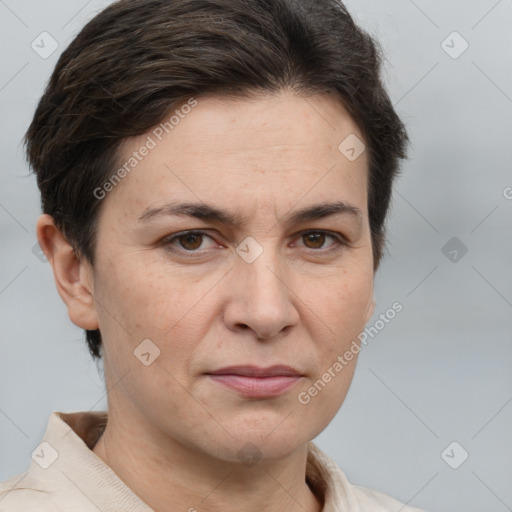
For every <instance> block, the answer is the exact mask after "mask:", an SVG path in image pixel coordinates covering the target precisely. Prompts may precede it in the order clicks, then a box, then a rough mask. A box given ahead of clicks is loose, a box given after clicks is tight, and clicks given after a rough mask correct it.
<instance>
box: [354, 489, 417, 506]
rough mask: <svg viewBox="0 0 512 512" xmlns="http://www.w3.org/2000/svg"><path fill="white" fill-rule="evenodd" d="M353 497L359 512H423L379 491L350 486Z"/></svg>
mask: <svg viewBox="0 0 512 512" xmlns="http://www.w3.org/2000/svg"><path fill="white" fill-rule="evenodd" d="M351 487H352V491H353V493H354V496H355V497H356V498H357V503H358V505H359V506H360V507H361V510H372V511H373V510H375V512H377V511H378V512H396V511H398V510H400V512H424V511H423V510H420V509H419V508H415V507H411V506H409V505H406V504H404V503H402V502H401V501H398V500H397V499H395V498H393V497H391V496H388V495H387V494H384V493H382V492H379V491H375V490H373V489H369V488H367V487H361V486H360V485H351Z"/></svg>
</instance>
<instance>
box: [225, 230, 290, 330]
mask: <svg viewBox="0 0 512 512" xmlns="http://www.w3.org/2000/svg"><path fill="white" fill-rule="evenodd" d="M271 239H272V238H269V239H267V240H271ZM245 243H247V244H248V245H245V246H244V244H245ZM256 244H257V245H256ZM258 246H259V247H260V249H259V251H258ZM251 251H253V256H254V255H255V254H257V252H259V255H257V256H256V257H255V259H254V260H252V261H251V258H250V257H247V256H248V255H250V254H251ZM254 251H257V252H256V253H255V252H254ZM237 252H238V253H239V258H238V260H237V262H236V264H235V268H234V271H233V278H234V284H233V286H234V296H233V300H234V304H233V305H232V306H233V308H234V309H232V312H233V311H236V313H235V314H234V316H232V317H231V321H232V322H235V323H237V324H245V325H247V326H249V327H251V328H252V329H253V330H254V331H255V332H256V333H257V334H258V337H269V336H272V335H274V334H277V333H278V332H279V331H280V330H281V329H283V328H284V327H285V326H287V325H289V324H290V323H292V322H294V321H295V320H296V319H295V317H294V314H293V312H294V311H295V309H294V308H293V305H292V303H291V297H290V293H291V291H290V288H289V285H287V283H286V270H285V269H284V266H283V265H282V262H281V261H280V256H279V250H278V248H277V247H274V246H273V244H272V242H270V241H267V243H263V242H261V243H260V242H257V241H255V240H254V239H252V240H248V241H244V242H243V243H242V244H240V247H239V248H238V249H237Z"/></svg>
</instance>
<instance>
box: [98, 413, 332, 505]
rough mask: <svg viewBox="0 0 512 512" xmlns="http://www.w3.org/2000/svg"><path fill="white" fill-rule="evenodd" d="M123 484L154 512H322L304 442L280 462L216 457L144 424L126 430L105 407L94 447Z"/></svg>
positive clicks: (131, 424)
mask: <svg viewBox="0 0 512 512" xmlns="http://www.w3.org/2000/svg"><path fill="white" fill-rule="evenodd" d="M93 452H94V453H95V454H96V455H97V456H98V457H99V458H100V459H102V460H103V461H104V462H105V463H106V464H107V465H108V466H110V467H111V468H112V470H113V471H114V472H115V473H116V474H117V476H118V477H119V478H120V479H121V480H123V482H124V483H125V484H126V485H127V486H128V487H129V488H130V489H131V490H132V491H133V492H134V493H135V494H136V495H137V496H139V498H140V499H141V500H142V501H144V502H145V503H146V504H147V505H148V506H149V507H151V508H152V509H153V510H155V511H156V512H170V511H175V510H183V511H189V512H197V511H201V510H208V511H210V512H221V511H222V512H231V511H233V512H235V511H237V512H238V511H239V510H240V509H243V510H244V511H246V512H261V511H265V512H277V511H279V512H321V510H322V505H321V503H320V501H319V500H318V498H317V497H316V496H315V495H314V494H313V492H312V490H311V489H310V488H309V487H308V485H307V483H306V481H305V475H306V460H307V445H304V446H303V447H301V448H299V449H297V450H296V451H295V452H294V453H293V454H291V455H290V456H289V457H287V458H286V459H284V460H278V461H275V460H274V461H266V460H260V461H259V462H257V463H256V464H255V465H253V466H249V465H246V464H243V463H241V462H240V461H237V462H233V461H225V460H219V459H217V458H215V457H213V456H211V455H209V454H205V453H203V452H199V451H197V450H194V449H193V447H189V446H185V445H184V444H181V443H179V442H178V441H177V440H175V439H170V438H169V436H165V435H164V434H162V433H161V432H160V433H159V432H156V431H154V430H153V431H151V432H148V431H147V425H142V424H139V423H137V422H135V423H134V422H133V416H130V428H129V429H128V428H126V422H125V421H120V418H119V419H118V418H117V417H116V415H115V414H113V412H110V411H109V416H108V422H107V426H106V428H105V431H104V433H103V435H102V436H101V437H100V439H99V441H98V442H97V443H96V445H95V446H94V448H93Z"/></svg>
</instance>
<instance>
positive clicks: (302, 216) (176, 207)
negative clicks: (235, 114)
mask: <svg viewBox="0 0 512 512" xmlns="http://www.w3.org/2000/svg"><path fill="white" fill-rule="evenodd" d="M346 215H349V216H353V217H357V218H359V219H362V217H363V214H362V212H361V210H360V209H359V208H357V207H356V206H354V205H351V204H349V203H346V202H344V201H335V202H331V203H321V204H316V205H313V206H308V207H306V208H302V209H300V210H297V211H295V212H292V213H291V214H289V215H287V216H286V217H285V218H284V222H285V223H286V224H300V223H301V222H308V221H314V220H319V219H323V218H326V217H333V216H346ZM161 216H186V217H193V218H196V219H201V220H204V221H216V222H220V223H222V224H225V225H228V226H233V227H234V226H241V225H244V224H245V223H246V222H247V218H245V217H243V216H242V215H240V214H238V213H234V212H230V211H227V210H222V209H220V208H217V207H215V206H212V205H209V204H206V203H190V202H188V203H169V204H166V205H164V206H161V207H159V208H148V209H146V210H145V211H144V213H143V214H142V215H141V216H140V217H139V218H138V221H139V222H144V223H145V222H147V221H149V220H150V219H154V218H155V217H161ZM279 222H280V221H279Z"/></svg>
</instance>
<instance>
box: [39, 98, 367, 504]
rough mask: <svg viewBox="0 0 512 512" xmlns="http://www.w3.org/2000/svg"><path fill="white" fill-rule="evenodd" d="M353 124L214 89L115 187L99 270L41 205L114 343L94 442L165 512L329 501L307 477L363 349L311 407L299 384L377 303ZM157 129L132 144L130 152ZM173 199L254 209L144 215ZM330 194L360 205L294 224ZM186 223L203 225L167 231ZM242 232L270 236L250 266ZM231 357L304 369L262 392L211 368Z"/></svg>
mask: <svg viewBox="0 0 512 512" xmlns="http://www.w3.org/2000/svg"><path fill="white" fill-rule="evenodd" d="M350 134H356V135H357V136H358V137H359V138H360V139H361V140H364V138H363V136H362V134H361V132H360V131H359V129H358V128H357V126H356V125H355V124H354V122H353V121H352V119H351V118H350V116H349V114H348V113H347V111H346V110H345V108H344V107H343V105H342V104H341V102H340V101H339V100H337V99H336V97H335V96H333V95H329V94H325V95H316V96H309V97H307V98H303V97H299V96H297V95H295V94H293V93H292V92H282V93H280V94H276V95H270V96H265V97H258V98H251V99H249V98H244V99H237V100H235V99H221V98H212V97H201V98H198V105H197V106H196V107H195V108H194V109H193V110H192V112H191V113H190V114H188V115H187V116H186V118H185V119H183V120H181V122H180V123H179V124H178V125H177V126H175V127H174V129H173V130H172V131H171V132H170V133H169V134H168V135H166V136H165V138H164V139H163V140H162V141H161V142H159V143H158V144H157V146H156V147H155V148H154V149H152V150H151V151H150V152H149V154H148V155H147V156H146V157H144V159H143V160H142V161H141V162H140V163H139V164H138V165H137V167H136V168H135V169H134V170H133V171H132V172H131V173H130V174H128V175H127V176H126V177H125V178H124V179H123V181H122V182H121V183H119V184H118V185H117V186H116V187H115V188H114V189H113V190H112V191H111V192H109V193H108V195H107V197H106V198H105V199H103V203H102V208H101V213H100V217H99V225H98V231H97V246H96V261H95V265H94V268H92V267H91V266H90V265H89V263H88V262H87V261H86V260H82V261H81V260H80V259H78V258H77V257H76V256H75V254H74V253H73V251H72V249H71V247H70V246H69V244H68V243H67V242H66V240H65V238H64V237H63V235H62V234H61V233H60V232H59V230H58V229H57V228H55V225H54V223H53V220H52V218H51V217H49V216H48V215H42V216H41V217H40V219H39V221H38V226H37V232H38V238H39V242H40V244H41V247H42V248H43V250H44V252H45V253H46V255H47V258H48V260H49V261H50V263H51V265H52V268H53V270H54V274H55V281H56V285H57V288H58V291H59V293H60V295H61V297H62V298H63V300H64V302H65V303H66V305H67V307H68V312H69V316H70V318H71V320H72V321H73V322H74V323H75V324H76V325H78V326H80V327H82V328H84V329H97V328H99V329H100V330H101V333H102V337H103V340H104V346H103V350H104V352H103V354H104V366H105V379H106V386H107V389H108V390H109V392H108V407H109V419H108V425H107V427H106V430H105V432H104V434H103V436H102V437H101V438H100V440H99V441H98V443H97V444H96V445H95V447H94V449H93V451H94V453H95V454H96V455H97V456H98V457H100V458H101V459H102V460H103V461H104V462H106V463H107V464H108V465H109V466H110V467H111V468H112V469H113V470H114V471H115V472H116V473H117V474H118V475H119V477H120V478H121V479H122V480H123V481H124V482H125V483H126V484H127V485H128V486H129V487H130V488H131V489H132V490H133V491H134V492H135V493H136V494H137V495H138V496H140V497H141V499H142V500H143V501H144V502H146V503H147V504H148V505H149V506H150V507H151V508H153V509H154V510H156V511H174V510H184V511H185V510H194V509H195V510H197V511H202V510H208V511H222V512H230V511H238V510H240V509H243V510H245V511H247V512H256V511H258V512H261V511H262V510H265V511H269V512H274V511H279V512H282V511H283V510H286V511H290V512H292V511H293V512H294V511H297V512H298V511H301V512H303V511H304V510H306V511H308V512H313V511H320V510H321V503H320V501H319V499H318V498H317V497H315V495H314V494H313V492H312V491H311V489H310V488H309V487H308V485H307V484H306V482H305V471H306V456H307V443H308V442H309V441H310V440H312V439H313V438H315V437H316V436H317V435H318V434H319V433H320V432H322V430H324V428H325V427H326V426H327V425H328V424H329V422H330V421H331V420H332V419H333V417H334V416H335V415H336V413H337V412H338V409H339V408H340V406H341V405H342V403H343V401H344V399H345V397H346V395H347V392H348V389H349V386H350V383H351V381H352V377H353V373H354V369H355V365H356V361H357V357H354V359H352V361H350V362H349V364H348V365H347V366H345V367H344V368H343V370H342V371H341V372H339V373H337V374H336V377H335V378H333V379H332V380H331V382H330V383H328V384H327V385H326V386H325V387H324V389H323V390H322V391H321V392H319V393H318V394H317V395H316V396H315V397H314V398H312V399H311V401H310V402H309V403H308V404H307V405H304V404H302V403H301V402H300V401H299V400H298V396H299V393H300V392H302V391H307V390H308V389H309V388H310V387H311V386H312V385H313V383H315V382H316V381H317V380H318V379H319V378H321V376H322V374H323V373H325V372H326V371H327V370H328V369H329V368H330V367H332V365H333V364H334V362H335V361H336V360H337V357H338V356H340V355H343V354H344V353H345V351H346V350H347V349H349V347H350V345H351V343H352V341H353V340H355V339H357V335H358V334H359V333H360V332H361V331H362V330H363V329H364V326H365V324H366V322H367V321H368V319H369V318H370V317H371V315H372V313H373V307H374V302H373V301H372V296H373V278H374V275H373V261H372V248H371V236H370V229H369V222H368V211H367V166H368V162H367V155H366V153H363V154H362V155H361V156H360V157H359V158H358V159H357V160H355V161H353V162H351V161H349V160H348V159H347V158H345V156H344V155H342V154H341V153H340V151H339V150H338V146H339V144H340V143H341V142H342V141H343V140H344V139H345V138H346V137H347V136H348V135H350ZM148 135H151V131H150V132H148V134H146V135H144V136H140V137H136V138H131V139H128V140H126V141H125V144H124V145H123V147H122V152H121V158H120V163H121V165H122V163H124V162H125V161H126V160H127V159H128V158H129V157H130V156H131V155H132V153H133V151H136V150H138V149H139V148H140V147H141V146H142V145H143V144H144V142H145V141H146V140H147V136H148ZM170 201H195V202H201V201H203V202H206V203H208V204H212V205H214V206H216V207H218V208H224V209H227V210H229V211H232V212H237V213H239V214H241V215H243V216H245V217H246V219H247V222H246V223H244V224H242V225H239V226H227V225H224V224H222V223H219V222H217V221H204V220H199V219H195V218H190V217H185V216H180V217H178V216H164V215H162V216H154V217H153V218H152V219H151V220H148V221H147V222H145V223H144V222H140V221H139V220H137V219H138V218H139V217H140V216H141V215H142V214H143V213H144V212H146V211H147V210H148V209H150V208H158V207H161V206H163V205H164V204H166V203H168V202H170ZM332 201H344V202H346V203H349V204H350V205H352V206H354V207H356V208H358V209H359V210H360V212H361V214H360V215H359V216H358V215H351V214H345V215H340V216H335V217H326V218H323V219H319V220H314V221H307V222H303V223H300V224H293V225H288V224H286V223H285V222H284V219H285V218H286V216H287V215H289V214H290V213H291V212H294V211H296V210H298V209H301V208H303V207H307V206H311V205H314V204H318V203H325V202H332ZM186 230H202V231H204V232H205V235H203V237H199V238H196V239H195V240H193V239H192V240H191V239H187V238H186V237H185V238H183V237H182V238H178V239H175V240H174V241H172V242H171V241H169V240H167V242H166V243H165V244H164V243H161V242H162V240H164V239H165V238H166V237H167V238H169V237H170V235H173V234H176V233H181V232H182V231H186ZM305 230H320V231H321V230H327V231H330V232H333V233H337V234H340V235H342V236H343V237H345V238H346V244H347V245H346V246H343V245H341V246H338V250H336V251H334V252H331V253H329V252H328V249H330V248H334V247H336V240H337V238H336V237H331V235H330V234H329V233H323V232H321V233H320V234H319V235H318V236H319V239H317V240H315V239H314V238H313V239H312V238H311V236H309V237H308V236H306V235H303V231H305ZM322 234H324V235H325V236H322ZM246 237H252V238H253V239H255V240H256V241H257V243H258V244H259V245H260V246H261V248H262V249H263V253H262V254H261V255H260V256H259V257H258V258H257V259H256V260H255V261H254V262H252V263H247V262H246V261H245V260H244V259H243V258H241V257H240V256H239V255H238V254H237V252H236V249H237V247H238V246H239V245H240V244H241V243H242V242H243V241H244V240H245V238H246ZM171 248H174V249H175V251H176V252H172V251H171ZM187 250H188V254H191V253H193V251H194V250H195V251H196V254H197V253H199V256H197V255H196V256H193V257H188V258H187V257H186V256H185V254H187ZM144 339H150V340H151V341H152V343H154V345H156V346H157V347H158V348H159V350H160V355H159V356H158V357H157V358H156V359H154V361H153V362H152V363H151V364H150V365H148V366H146V365H144V364H142V363H141V361H140V360H139V359H138V358H137V357H134V350H135V349H136V348H137V347H138V346H139V344H140V343H141V342H142V340H144ZM234 364H255V365H259V366H263V367H265V366H270V365H273V364H287V365H290V366H293V367H295V368H297V369H299V370H300V371H301V372H302V374H303V377H301V379H299V380H298V381H297V383H296V384H295V385H294V387H293V388H291V389H290V390H288V391H286V392H285V393H283V394H282V395H280V396H277V397H273V398H263V399H253V398H248V397H246V396H244V395H242V394H240V393H238V392H237V391H234V390H232V389H229V388H226V387H224V386H223V385H221V384H219V383H218V382H214V381H212V379H211V378H210V377H209V376H208V375H206V372H208V371H212V370H215V369H220V368H222V367H226V366H230V365H234ZM247 443H253V444H254V445H255V446H256V447H257V450H258V453H259V456H260V457H261V460H259V462H258V463H257V464H255V465H253V466H251V467H248V465H246V464H245V463H244V462H243V461H242V460H241V459H240V456H239V455H238V452H239V450H240V449H241V448H243V447H244V446H246V445H247Z"/></svg>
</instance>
